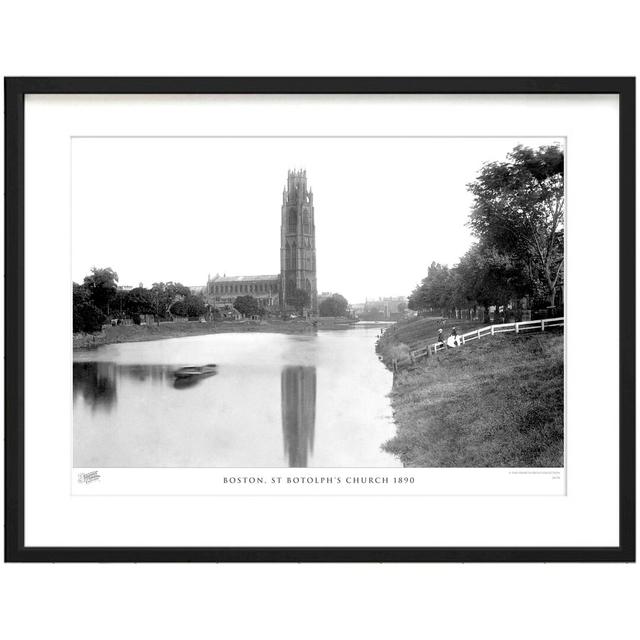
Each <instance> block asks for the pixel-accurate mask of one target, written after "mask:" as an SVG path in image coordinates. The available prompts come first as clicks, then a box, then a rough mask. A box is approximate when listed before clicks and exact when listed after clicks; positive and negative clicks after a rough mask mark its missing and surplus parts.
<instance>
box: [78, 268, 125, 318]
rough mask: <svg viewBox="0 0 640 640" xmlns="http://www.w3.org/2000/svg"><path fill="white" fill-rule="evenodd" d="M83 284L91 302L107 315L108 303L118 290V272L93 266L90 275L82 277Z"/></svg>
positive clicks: (108, 310)
mask: <svg viewBox="0 0 640 640" xmlns="http://www.w3.org/2000/svg"><path fill="white" fill-rule="evenodd" d="M84 286H85V287H86V288H87V290H88V291H89V294H90V297H91V302H92V303H93V304H94V305H95V306H96V307H98V309H100V310H101V311H103V312H104V313H106V314H107V315H109V312H110V308H109V307H110V304H111V303H112V302H113V300H114V299H115V297H116V292H117V290H118V274H117V273H116V272H115V271H114V270H113V269H111V268H109V267H106V268H103V269H98V268H97V267H93V268H92V269H91V275H88V276H86V277H85V279H84Z"/></svg>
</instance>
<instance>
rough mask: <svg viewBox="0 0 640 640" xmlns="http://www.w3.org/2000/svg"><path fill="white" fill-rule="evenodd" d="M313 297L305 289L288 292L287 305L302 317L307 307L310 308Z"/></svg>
mask: <svg viewBox="0 0 640 640" xmlns="http://www.w3.org/2000/svg"><path fill="white" fill-rule="evenodd" d="M310 301H311V296H310V295H309V293H308V292H307V291H305V290H304V289H294V290H293V291H290V292H288V294H287V299H286V301H285V302H286V303H287V304H288V305H290V306H292V307H293V308H294V309H295V310H296V311H297V312H298V313H299V314H300V315H301V316H302V315H304V309H305V307H308V306H309V302H310Z"/></svg>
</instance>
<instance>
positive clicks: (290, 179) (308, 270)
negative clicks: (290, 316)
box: [280, 170, 318, 316]
mask: <svg viewBox="0 0 640 640" xmlns="http://www.w3.org/2000/svg"><path fill="white" fill-rule="evenodd" d="M295 289H303V290H304V291H306V292H307V293H308V294H309V311H310V313H311V315H314V316H315V315H318V287H317V283H316V227H315V220H314V213H313V193H312V192H311V190H307V172H306V170H305V171H289V173H288V176H287V186H286V188H285V189H284V191H283V193H282V222H281V227H280V308H281V309H282V310H289V311H294V309H293V307H292V306H291V305H290V304H288V300H289V296H290V295H291V293H292V292H293V291H294V290H295Z"/></svg>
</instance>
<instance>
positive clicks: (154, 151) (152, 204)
mask: <svg viewBox="0 0 640 640" xmlns="http://www.w3.org/2000/svg"><path fill="white" fill-rule="evenodd" d="M554 143H556V144H559V143H560V141H558V140H555V139H551V138H511V137H509V138H433V137H428V138H416V137H411V138H397V137H393V138H372V137H366V138H351V137H348V138H345V137H342V138H337V137H317V138H307V137H296V138H282V137H270V138H255V137H248V138H238V137H229V138H224V137H209V138H207V137H198V138H188V137H187V138H182V137H181V138H161V137H158V138H156V137H154V138H137V137H133V138H124V137H106V138H96V137H87V138H74V139H73V140H72V185H71V188H72V201H71V207H72V234H73V236H72V247H73V249H72V251H73V256H72V277H73V280H74V281H75V282H82V280H83V278H84V276H85V275H87V273H89V271H90V269H91V267H93V266H97V267H111V268H112V269H114V270H115V271H116V272H117V273H118V275H119V282H120V284H121V285H129V286H137V285H138V284H139V283H140V282H142V283H143V285H144V286H147V287H148V286H151V284H152V283H153V282H159V281H169V280H171V281H174V282H181V283H183V284H185V285H188V286H192V285H202V284H205V283H206V280H207V276H208V274H211V276H214V275H215V274H216V273H219V274H220V275H223V274H226V275H228V276H231V275H260V274H277V273H279V271H280V215H281V205H282V191H283V188H284V186H285V184H286V180H287V171H288V170H289V169H306V171H307V180H308V185H309V186H310V187H311V188H312V190H313V194H314V206H315V222H316V252H317V280H318V291H319V292H322V291H331V292H336V293H341V294H342V295H344V296H345V297H346V298H347V299H348V300H349V302H351V303H357V302H364V301H365V300H366V299H369V300H372V299H376V298H378V297H382V296H402V295H405V296H406V295H409V294H410V293H411V291H412V290H413V289H414V288H415V286H416V285H417V284H418V283H419V282H420V280H421V279H422V278H424V276H425V275H426V273H427V267H428V265H429V264H431V262H432V261H436V262H441V263H446V264H449V265H453V264H455V263H456V262H457V261H458V260H459V258H460V257H461V256H462V255H463V254H464V252H465V251H466V250H467V249H468V248H469V246H470V245H471V243H472V241H473V238H472V237H471V234H470V232H469V229H468V228H467V227H466V222H467V219H468V215H469V212H470V209H471V205H472V197H471V195H470V194H469V192H468V191H467V188H466V185H467V184H468V183H469V182H471V181H473V180H474V178H475V177H476V175H477V173H478V171H479V170H480V168H481V167H482V164H483V163H484V162H492V161H496V160H503V159H504V158H505V157H506V154H507V153H508V152H509V151H510V150H511V149H513V147H514V146H516V145H518V144H524V145H526V146H532V147H537V146H541V145H546V144H554Z"/></svg>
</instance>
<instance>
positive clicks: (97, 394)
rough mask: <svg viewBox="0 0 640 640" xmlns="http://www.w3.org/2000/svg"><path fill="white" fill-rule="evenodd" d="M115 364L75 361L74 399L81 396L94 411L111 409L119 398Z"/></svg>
mask: <svg viewBox="0 0 640 640" xmlns="http://www.w3.org/2000/svg"><path fill="white" fill-rule="evenodd" d="M116 366H117V365H115V364H112V363H110V362H74V363H73V400H74V402H75V401H76V399H77V398H78V397H81V398H82V399H83V400H84V401H85V403H86V404H87V405H88V406H89V407H90V408H91V410H92V411H96V410H97V409H103V410H106V411H110V410H111V408H112V407H113V404H114V403H115V401H116V399H117V393H116V376H115V369H116Z"/></svg>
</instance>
